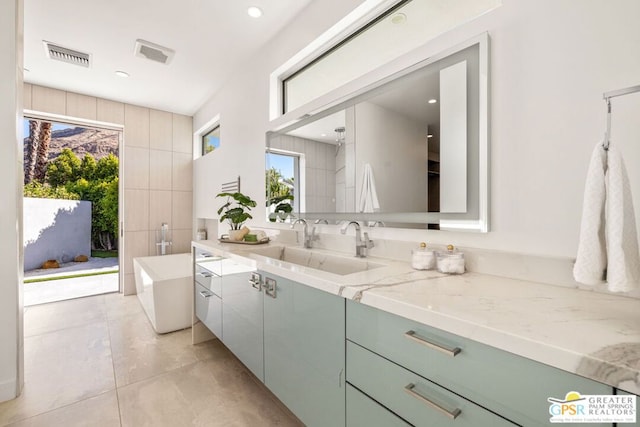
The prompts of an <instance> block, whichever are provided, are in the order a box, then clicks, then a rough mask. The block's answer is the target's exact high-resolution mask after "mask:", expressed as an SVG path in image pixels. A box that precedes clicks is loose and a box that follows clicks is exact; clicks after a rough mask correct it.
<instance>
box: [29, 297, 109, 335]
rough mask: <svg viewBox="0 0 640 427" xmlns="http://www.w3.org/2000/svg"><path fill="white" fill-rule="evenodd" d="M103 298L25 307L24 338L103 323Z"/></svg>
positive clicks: (104, 315)
mask: <svg viewBox="0 0 640 427" xmlns="http://www.w3.org/2000/svg"><path fill="white" fill-rule="evenodd" d="M104 298H105V296H104V295H97V296H93V297H86V298H77V299H72V300H67V301H60V302H56V303H50V304H41V305H35V306H31V307H27V308H26V309H25V313H24V336H25V337H31V336H34V335H39V334H44V333H47V332H52V331H58V330H61V329H67V328H73V327H76V326H84V325H87V324H90V323H94V322H104V321H106V320H107V318H106V306H105V303H104V301H105V300H104Z"/></svg>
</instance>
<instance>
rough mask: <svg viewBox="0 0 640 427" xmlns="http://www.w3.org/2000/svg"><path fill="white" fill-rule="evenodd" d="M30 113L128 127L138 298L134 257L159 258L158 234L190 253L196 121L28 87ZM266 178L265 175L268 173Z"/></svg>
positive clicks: (131, 286) (130, 237)
mask: <svg viewBox="0 0 640 427" xmlns="http://www.w3.org/2000/svg"><path fill="white" fill-rule="evenodd" d="M24 98H25V106H24V108H25V109H26V110H34V111H38V112H42V113H53V114H61V115H64V116H68V117H76V118H81V119H88V120H97V121H100V122H107V123H113V124H118V125H123V126H124V150H123V151H124V152H121V153H119V158H120V162H121V165H122V166H121V171H123V172H122V176H121V177H120V185H124V200H123V201H121V203H122V207H123V210H122V211H121V212H124V215H123V218H122V221H123V225H124V227H123V229H124V239H123V246H124V248H123V249H124V251H123V254H121V256H123V262H124V269H123V272H122V274H123V276H121V277H123V280H124V283H123V289H124V293H125V294H126V295H129V294H134V293H135V282H134V277H133V258H135V257H140V256H149V255H155V254H156V245H155V243H156V242H155V230H158V229H160V225H161V224H162V223H163V222H166V223H168V224H169V229H170V231H171V235H172V240H173V246H172V248H171V251H172V252H173V253H184V252H189V251H190V248H191V239H192V238H193V232H192V228H193V220H192V216H193V215H192V211H193V210H192V203H193V202H192V160H193V157H192V141H193V131H192V119H191V117H189V116H183V115H180V114H174V113H170V112H166V111H159V110H153V109H150V108H144V107H139V106H135V105H130V104H124V103H121V102H115V101H110V100H106V99H102V98H96V97H92V96H86V95H80V94H77V93H73V92H65V91H62V90H57V89H52V88H47V87H42V86H36V85H30V84H26V85H25V86H24ZM263 175H264V174H263Z"/></svg>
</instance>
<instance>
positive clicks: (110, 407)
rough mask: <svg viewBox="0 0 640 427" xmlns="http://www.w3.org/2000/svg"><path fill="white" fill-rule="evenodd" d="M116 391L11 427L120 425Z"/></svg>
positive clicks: (105, 426)
mask: <svg viewBox="0 0 640 427" xmlns="http://www.w3.org/2000/svg"><path fill="white" fill-rule="evenodd" d="M119 426H120V412H119V410H118V396H117V394H116V391H115V390H114V391H109V392H107V393H104V394H101V395H99V396H96V397H92V398H90V399H86V400H82V401H80V402H78V403H73V404H71V405H69V406H64V407H62V408H60V409H56V410H53V411H51V412H46V413H44V414H42V415H38V416H35V417H31V418H27V419H26V420H23V421H19V422H17V423H15V424H10V426H9V427H119Z"/></svg>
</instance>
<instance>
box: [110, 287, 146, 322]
mask: <svg viewBox="0 0 640 427" xmlns="http://www.w3.org/2000/svg"><path fill="white" fill-rule="evenodd" d="M104 302H105V305H106V307H107V317H108V318H109V320H115V319H120V318H122V317H125V316H131V315H133V314H141V313H144V311H143V309H142V305H140V301H139V300H138V296H137V295H126V296H125V295H122V294H120V293H113V294H109V295H105V296H104Z"/></svg>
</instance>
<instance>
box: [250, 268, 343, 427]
mask: <svg viewBox="0 0 640 427" xmlns="http://www.w3.org/2000/svg"><path fill="white" fill-rule="evenodd" d="M261 274H262V277H263V286H264V293H265V294H264V379H265V385H266V386H267V387H268V388H269V389H270V390H271V391H272V392H273V393H274V394H275V395H276V396H277V397H278V399H280V400H281V401H282V402H283V403H284V404H285V405H286V406H287V407H288V408H289V409H290V410H291V411H292V412H293V413H294V414H295V415H296V416H297V417H298V418H299V419H300V420H301V421H302V422H303V423H304V424H305V425H307V426H308V427H316V426H317V427H334V426H344V424H345V383H344V363H345V302H344V299H343V298H341V297H338V296H335V295H331V294H329V293H327V292H323V291H320V290H318V289H314V288H312V287H309V286H306V285H303V284H300V283H296V282H294V281H292V280H288V279H285V278H282V277H279V276H276V275H273V274H270V273H262V272H261Z"/></svg>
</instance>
